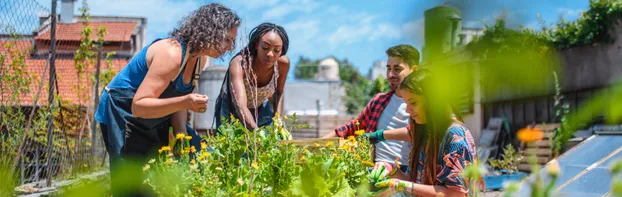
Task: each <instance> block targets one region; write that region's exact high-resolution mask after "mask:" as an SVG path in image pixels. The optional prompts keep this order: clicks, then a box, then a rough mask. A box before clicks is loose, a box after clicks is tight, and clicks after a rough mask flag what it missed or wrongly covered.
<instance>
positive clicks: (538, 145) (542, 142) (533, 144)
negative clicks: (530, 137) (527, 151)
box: [526, 140, 551, 148]
mask: <svg viewBox="0 0 622 197" xmlns="http://www.w3.org/2000/svg"><path fill="white" fill-rule="evenodd" d="M526 147H527V148H550V147H551V142H549V141H548V140H540V141H537V142H531V143H529V144H527V146H526Z"/></svg>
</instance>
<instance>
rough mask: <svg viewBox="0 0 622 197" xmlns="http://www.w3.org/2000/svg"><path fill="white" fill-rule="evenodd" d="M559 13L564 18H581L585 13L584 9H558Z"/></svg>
mask: <svg viewBox="0 0 622 197" xmlns="http://www.w3.org/2000/svg"><path fill="white" fill-rule="evenodd" d="M557 12H559V13H560V14H562V15H563V16H564V17H573V18H574V17H578V16H581V13H583V12H585V10H583V9H576V10H573V9H568V8H558V9H557Z"/></svg>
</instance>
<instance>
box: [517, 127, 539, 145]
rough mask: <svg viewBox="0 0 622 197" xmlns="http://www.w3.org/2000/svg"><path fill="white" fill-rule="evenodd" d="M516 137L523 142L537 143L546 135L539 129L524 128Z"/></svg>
mask: <svg viewBox="0 0 622 197" xmlns="http://www.w3.org/2000/svg"><path fill="white" fill-rule="evenodd" d="M516 137H517V138H518V140H520V141H522V142H535V141H538V140H541V139H542V137H544V133H543V132H542V130H540V129H538V128H523V129H521V130H518V133H516Z"/></svg>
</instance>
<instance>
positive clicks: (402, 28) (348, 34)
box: [326, 15, 424, 49]
mask: <svg viewBox="0 0 622 197" xmlns="http://www.w3.org/2000/svg"><path fill="white" fill-rule="evenodd" d="M358 18H361V19H364V20H359V22H358V23H353V24H347V25H342V26H340V27H339V28H337V29H336V30H335V31H333V32H331V33H330V34H329V35H328V37H327V38H326V41H327V43H328V44H329V47H330V48H332V49H335V48H337V47H338V46H340V45H344V44H353V43H358V42H371V41H376V40H386V41H391V40H399V39H414V40H417V41H420V42H423V34H424V31H423V21H424V20H423V18H419V19H417V20H412V21H408V22H405V23H401V24H391V23H375V22H374V19H375V18H377V17H376V16H373V15H369V16H362V15H361V16H359V17H358Z"/></svg>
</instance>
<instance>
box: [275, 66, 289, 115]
mask: <svg viewBox="0 0 622 197" xmlns="http://www.w3.org/2000/svg"><path fill="white" fill-rule="evenodd" d="M278 64H279V81H278V82H277V88H276V91H274V95H273V101H274V102H273V103H272V107H273V108H274V112H276V113H278V114H283V92H284V91H285V81H286V80H287V73H288V72H289V58H287V56H281V57H280V58H279V60H278Z"/></svg>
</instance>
